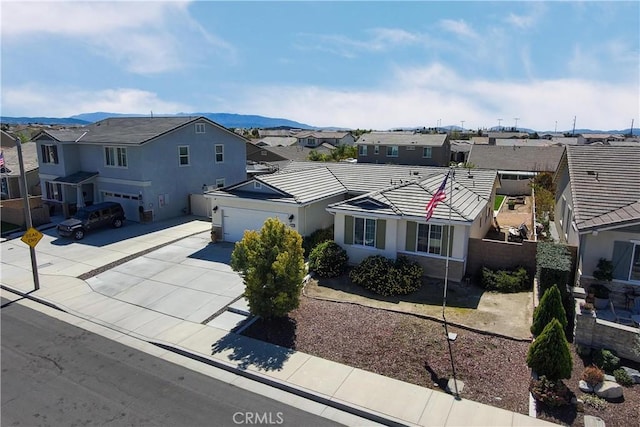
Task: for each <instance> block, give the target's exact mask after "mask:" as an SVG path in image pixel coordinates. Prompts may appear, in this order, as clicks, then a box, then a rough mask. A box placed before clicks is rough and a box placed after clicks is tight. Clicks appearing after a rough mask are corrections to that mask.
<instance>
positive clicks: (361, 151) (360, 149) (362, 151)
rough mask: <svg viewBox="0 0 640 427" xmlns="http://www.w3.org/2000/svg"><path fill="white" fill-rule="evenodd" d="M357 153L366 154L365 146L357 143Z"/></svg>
mask: <svg viewBox="0 0 640 427" xmlns="http://www.w3.org/2000/svg"><path fill="white" fill-rule="evenodd" d="M358 155H359V156H366V155H367V146H366V145H358Z"/></svg>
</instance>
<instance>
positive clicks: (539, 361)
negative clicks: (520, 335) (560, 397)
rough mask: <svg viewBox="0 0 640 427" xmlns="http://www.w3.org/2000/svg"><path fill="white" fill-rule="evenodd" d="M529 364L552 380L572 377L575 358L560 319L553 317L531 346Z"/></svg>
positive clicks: (539, 373)
mask: <svg viewBox="0 0 640 427" xmlns="http://www.w3.org/2000/svg"><path fill="white" fill-rule="evenodd" d="M527 366H529V367H530V368H531V369H533V370H534V371H536V373H537V374H538V375H544V376H546V377H547V378H548V379H550V380H552V381H556V380H559V379H562V378H570V377H571V370H572V369H573V360H571V352H570V350H569V343H568V342H567V338H566V337H565V336H564V330H563V328H562V325H561V324H560V322H559V321H558V319H555V318H554V319H552V320H551V322H549V324H548V325H547V326H546V327H545V328H544V330H543V331H542V333H541V334H540V335H538V337H537V338H536V339H535V341H534V342H533V343H532V344H531V346H530V347H529V352H528V354H527Z"/></svg>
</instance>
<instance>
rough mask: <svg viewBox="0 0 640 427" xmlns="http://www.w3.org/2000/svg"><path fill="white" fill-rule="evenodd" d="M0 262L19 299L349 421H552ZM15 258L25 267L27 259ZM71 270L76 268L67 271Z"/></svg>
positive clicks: (9, 290) (151, 240)
mask: <svg viewBox="0 0 640 427" xmlns="http://www.w3.org/2000/svg"><path fill="white" fill-rule="evenodd" d="M207 226H208V224H207ZM181 227H182V229H181V230H180V232H182V233H183V235H184V236H186V235H190V234H193V233H194V232H199V231H202V228H203V227H204V225H203V224H190V225H184V226H181ZM176 234H178V232H177V231H176V230H175V229H173V230H172V231H171V232H169V233H168V236H171V238H172V239H175V236H176ZM163 239H165V240H167V239H169V237H163V238H160V237H159V236H153V235H152V236H147V237H145V238H141V239H138V240H137V241H136V242H130V244H129V245H125V244H124V242H122V245H121V247H122V248H123V249H124V248H126V249H127V250H126V252H127V253H129V254H130V253H131V247H135V248H138V250H146V249H149V248H152V247H153V245H158V242H162V241H163ZM167 241H168V240H167ZM3 245H4V243H3ZM119 247H120V246H119ZM105 250H106V252H104V260H109V261H108V262H112V261H113V259H114V258H116V257H115V256H114V254H113V253H111V252H110V251H109V250H108V248H106V249H105ZM100 253H102V252H100ZM4 255H5V253H4V251H3V258H4ZM85 261H87V264H86V265H85V269H86V268H89V267H91V268H94V265H95V264H96V263H98V264H99V262H97V261H96V260H95V259H91V260H90V261H89V260H85ZM2 262H3V266H2V267H3V269H2V279H1V281H2V284H3V286H2V287H3V290H2V296H3V297H5V298H8V299H10V300H12V301H16V302H15V303H17V304H23V305H27V306H29V307H32V308H34V309H37V310H38V311H41V312H45V313H46V314H49V315H51V316H53V317H56V318H58V319H61V320H64V321H66V322H69V323H72V324H74V325H76V326H78V327H81V328H84V329H87V330H90V331H92V332H97V333H99V334H101V335H104V336H106V337H108V338H110V339H113V340H116V341H119V342H121V343H123V344H126V345H129V346H132V347H135V348H138V349H140V350H143V351H146V352H148V353H150V354H153V355H156V356H158V357H161V358H163V359H165V360H169V361H172V362H174V363H178V364H180V365H183V366H186V367H188V368H190V369H193V370H196V371H199V372H202V373H204V374H206V375H210V376H212V377H215V378H218V379H221V380H223V381H228V382H230V383H233V384H236V385H238V386H241V387H244V388H247V389H250V390H252V391H255V392H259V393H261V394H265V395H267V396H269V397H272V398H275V399H277V400H280V401H283V402H285V403H289V404H291V405H293V406H296V407H298V408H301V409H303V410H307V411H309V412H312V413H315V414H318V415H321V416H325V417H327V418H331V419H334V420H336V421H337V422H340V423H343V424H345V425H377V424H383V425H420V426H427V425H428V426H474V425H475V426H545V425H548V426H550V425H554V424H551V423H548V422H545V421H542V420H537V419H535V418H532V417H528V416H526V415H523V414H518V413H513V412H510V411H506V410H503V409H499V408H495V407H492V406H489V405H484V404H480V403H477V402H474V401H470V400H466V399H460V400H457V399H455V398H454V397H453V396H452V395H449V394H446V393H443V392H439V391H436V390H432V389H428V388H424V387H420V386H417V385H414V384H409V383H404V382H401V381H398V380H395V379H392V378H388V377H384V376H381V375H377V374H374V373H371V372H367V371H363V370H361V369H357V368H353V367H350V366H347V365H342V364H339V363H335V362H332V361H328V360H325V359H321V358H318V357H315V356H312V355H308V354H305V353H301V352H297V351H293V350H290V349H287V348H283V347H279V346H275V345H271V344H267V343H264V342H262V341H258V340H254V339H252V338H248V337H244V336H242V335H238V334H236V333H233V332H229V331H228V330H225V329H224V328H222V327H218V326H216V323H215V322H209V323H207V324H202V323H197V322H194V321H191V320H188V319H182V318H179V317H176V316H173V315H170V314H167V313H165V312H162V311H157V310H153V309H150V308H147V307H141V306H139V305H136V304H132V303H128V302H125V301H121V300H118V299H115V298H113V297H111V296H107V295H104V294H101V293H99V292H96V291H94V290H93V289H92V287H91V286H89V284H88V283H87V282H85V281H83V280H80V279H78V278H76V277H73V275H76V274H77V275H80V274H82V272H80V273H78V271H79V268H78V266H74V265H70V264H69V265H66V266H65V268H64V269H56V270H55V271H52V272H51V273H53V274H41V276H40V287H41V288H40V290H38V291H35V292H30V291H31V290H32V289H33V283H32V279H31V272H30V270H29V271H26V270H25V269H23V268H22V266H20V267H16V266H15V262H16V260H15V259H14V263H13V264H11V265H9V264H7V265H5V260H4V259H3V260H2ZM20 262H21V263H24V264H26V265H28V263H29V260H28V259H25V260H20ZM106 263H107V262H105V264H106ZM67 271H69V272H73V273H72V274H73V275H68V274H64V273H65V272H67ZM25 273H26V274H25ZM17 293H21V294H23V295H25V296H26V298H21V297H20V296H19V295H18V294H17ZM43 303H46V304H47V305H45V304H43ZM52 307H57V309H56V308H52ZM61 310H62V311H61Z"/></svg>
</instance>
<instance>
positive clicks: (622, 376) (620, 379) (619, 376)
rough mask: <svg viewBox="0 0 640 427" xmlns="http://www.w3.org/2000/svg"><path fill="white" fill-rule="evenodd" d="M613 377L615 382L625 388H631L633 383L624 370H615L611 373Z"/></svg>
mask: <svg viewBox="0 0 640 427" xmlns="http://www.w3.org/2000/svg"><path fill="white" fill-rule="evenodd" d="M613 376H614V377H615V378H616V382H617V383H618V384H620V385H623V386H625V387H631V386H632V385H633V383H634V381H633V378H631V377H630V376H629V374H628V373H627V371H625V370H624V369H622V368H620V369H616V370H615V371H613Z"/></svg>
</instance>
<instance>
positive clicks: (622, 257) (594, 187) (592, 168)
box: [555, 146, 640, 291]
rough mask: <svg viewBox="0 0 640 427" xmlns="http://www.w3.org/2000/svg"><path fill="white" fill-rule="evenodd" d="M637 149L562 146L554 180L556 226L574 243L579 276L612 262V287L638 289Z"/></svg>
mask: <svg viewBox="0 0 640 427" xmlns="http://www.w3.org/2000/svg"><path fill="white" fill-rule="evenodd" d="M638 159H640V147H624V146H623V147H610V146H567V147H566V151H565V152H564V155H563V157H562V160H561V163H560V166H559V169H558V172H557V173H556V176H555V182H556V188H557V190H556V209H555V225H556V227H557V230H558V234H559V235H560V239H561V240H562V241H563V242H566V243H568V244H569V245H572V246H577V247H578V260H577V264H578V265H577V267H578V277H579V278H580V277H581V279H580V280H581V282H582V284H583V285H585V284H588V283H589V282H590V281H591V280H593V272H594V270H595V269H596V265H597V264H598V260H599V259H600V258H605V259H608V260H611V261H613V265H614V273H613V276H614V282H613V286H612V287H617V288H618V290H621V291H624V290H625V289H624V288H625V287H626V286H635V287H637V289H636V291H640V161H639V160H638Z"/></svg>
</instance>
